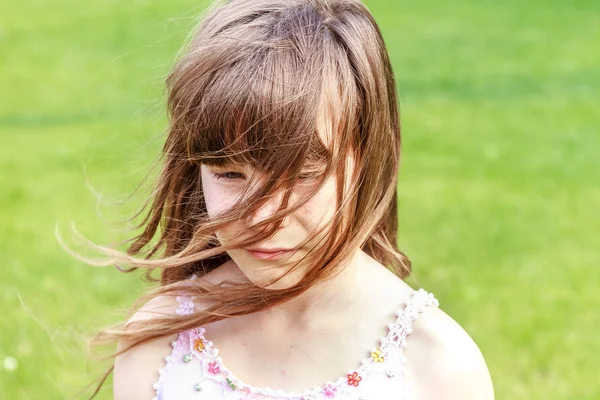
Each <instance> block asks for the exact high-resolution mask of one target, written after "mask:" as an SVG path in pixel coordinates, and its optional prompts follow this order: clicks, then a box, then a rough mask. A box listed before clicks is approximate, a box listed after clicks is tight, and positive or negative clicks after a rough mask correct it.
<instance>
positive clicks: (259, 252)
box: [246, 249, 295, 260]
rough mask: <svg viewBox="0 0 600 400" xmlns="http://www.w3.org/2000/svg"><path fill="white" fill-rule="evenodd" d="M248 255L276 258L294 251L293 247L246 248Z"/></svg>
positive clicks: (263, 258)
mask: <svg viewBox="0 0 600 400" xmlns="http://www.w3.org/2000/svg"><path fill="white" fill-rule="evenodd" d="M246 251H247V252H248V253H250V255H252V256H253V257H255V258H257V259H259V260H277V259H279V258H283V257H286V256H289V255H291V254H292V253H294V251H295V250H293V249H246Z"/></svg>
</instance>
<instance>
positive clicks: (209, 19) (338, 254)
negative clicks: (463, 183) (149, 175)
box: [92, 0, 410, 397]
mask: <svg viewBox="0 0 600 400" xmlns="http://www.w3.org/2000/svg"><path fill="white" fill-rule="evenodd" d="M184 50H185V51H184V52H183V55H182V56H181V57H180V59H179V60H178V61H177V62H176V64H175V65H174V67H173V69H172V71H171V72H170V74H169V75H168V77H167V79H166V86H167V90H168V116H169V125H168V136H167V138H166V142H165V144H164V148H163V153H162V161H161V166H162V168H161V172H160V175H159V179H158V182H157V184H156V187H155V189H154V190H153V192H152V195H151V196H150V198H149V199H148V200H147V202H146V204H145V205H144V207H143V208H142V210H141V211H140V213H139V214H138V216H142V218H141V223H139V225H138V227H137V228H138V229H140V230H141V233H139V234H138V235H136V236H135V237H133V238H131V240H130V242H129V244H128V248H127V250H126V252H119V251H117V250H115V249H113V248H110V247H103V246H99V245H94V246H93V247H94V248H95V249H97V250H99V251H101V252H102V253H103V254H105V255H107V257H106V259H105V261H104V262H102V263H96V264H101V265H127V266H129V267H130V269H129V270H133V269H136V268H144V269H147V271H148V273H149V272H151V271H152V270H154V269H157V268H159V269H160V270H161V279H160V280H161V285H160V286H159V287H158V288H157V289H155V290H153V291H152V292H151V293H149V294H148V295H146V296H144V298H143V301H147V300H149V299H151V298H154V297H156V296H161V295H173V294H175V293H177V294H180V293H182V292H185V293H186V294H188V295H189V296H191V297H192V298H193V299H194V300H196V301H197V302H201V303H203V304H206V303H209V304H211V306H210V307H208V308H206V309H204V310H198V311H197V312H196V313H194V314H193V315H187V316H185V317H183V316H178V315H172V316H165V317H162V318H156V319H152V320H148V321H144V322H142V323H140V324H134V325H130V326H128V327H126V328H124V327H122V326H121V327H117V328H112V329H108V330H105V331H103V332H101V333H100V334H98V336H97V338H96V339H97V341H98V342H101V343H105V342H114V341H117V340H124V341H125V342H127V343H130V346H129V347H128V348H126V349H124V350H123V351H127V350H128V349H129V348H131V347H133V346H136V345H138V344H140V343H143V342H146V341H148V340H151V339H155V338H158V337H163V336H167V335H172V334H176V333H178V332H181V331H183V330H186V329H190V328H193V327H197V326H202V325H206V324H209V323H212V322H215V321H218V320H221V319H224V318H230V317H234V316H240V315H246V314H249V313H253V312H257V311H260V310H264V309H266V308H268V307H271V306H274V305H277V304H281V303H284V302H286V301H288V300H290V299H292V298H294V297H296V296H298V295H300V294H301V293H302V292H304V291H305V290H307V289H308V288H309V287H311V286H312V285H314V284H316V283H319V282H322V281H325V280H327V279H330V278H332V277H333V276H335V275H336V274H338V273H339V272H340V270H341V269H342V268H343V265H344V261H345V260H347V259H348V257H349V256H350V255H351V253H352V251H353V249H356V248H362V249H363V250H364V251H365V252H366V253H367V254H369V255H370V256H371V257H373V258H374V259H376V260H377V261H379V262H380V263H382V264H383V265H385V266H387V267H388V268H390V270H392V271H393V272H394V273H395V274H397V275H398V276H399V277H401V278H404V277H405V276H407V275H408V274H409V273H410V262H409V261H408V259H407V258H406V256H405V255H404V254H403V253H402V252H401V251H400V250H398V248H397V244H396V232H397V225H398V224H397V211H396V185H397V172H398V168H399V161H400V123H399V115H398V103H397V98H396V85H395V80H394V74H393V71H392V67H391V64H390V60H389V56H388V52H387V49H386V46H385V44H384V41H383V38H382V35H381V32H380V30H379V28H378V26H377V23H376V22H375V20H374V19H373V17H372V15H371V14H370V12H369V11H368V9H367V8H366V7H365V6H364V5H363V4H362V3H361V2H360V1H358V0H231V1H225V2H224V1H217V2H215V3H214V4H213V5H212V7H210V8H209V9H208V11H207V12H206V14H205V15H204V18H203V19H202V20H201V22H200V24H199V25H198V28H197V29H196V31H195V32H194V34H193V36H192V37H191V40H190V41H189V43H188V44H187V45H186V47H185V49H184ZM324 137H327V138H330V139H331V140H330V142H331V144H330V145H325V144H324V142H323V138H324ZM349 155H352V156H353V157H354V159H355V160H356V168H355V169H354V175H353V179H351V180H350V184H349V185H347V184H346V183H345V182H347V180H346V178H345V177H346V174H347V173H348V171H347V168H346V162H345V161H346V159H347V158H348V156H349ZM229 162H236V163H246V164H250V165H252V166H254V167H256V168H259V169H261V170H263V171H268V174H269V176H271V177H273V178H274V179H270V180H268V181H265V182H262V183H261V185H259V186H258V189H256V190H253V191H248V192H247V193H244V196H242V198H241V199H240V200H239V201H238V203H237V204H236V206H235V207H233V208H231V209H230V210H228V211H227V212H225V213H223V214H222V215H219V216H218V218H211V219H210V220H209V218H208V215H207V210H206V205H205V202H204V197H203V191H202V182H201V175H200V166H201V165H202V164H209V165H214V164H224V163H229ZM307 164H310V165H322V166H324V168H323V170H322V171H321V173H320V174H318V176H317V177H316V178H315V179H317V181H318V184H317V185H316V187H315V189H314V191H316V190H318V188H319V187H320V185H321V184H322V183H323V182H324V179H325V177H329V176H335V178H336V180H337V183H338V186H337V187H338V193H337V209H336V210H337V212H336V215H335V216H334V218H333V220H332V222H331V223H330V224H329V225H328V226H327V227H326V229H327V230H326V231H324V232H326V234H325V235H324V236H323V240H322V241H321V243H320V244H319V245H318V246H316V247H315V248H314V249H313V251H311V252H309V254H308V255H307V256H306V258H305V259H304V260H303V263H306V264H305V265H309V266H310V268H308V270H307V272H306V274H305V275H304V277H303V278H302V279H301V280H300V281H299V282H298V283H297V284H295V285H293V286H291V287H288V288H286V289H276V290H275V289H273V290H271V289H265V288H262V287H259V286H257V285H255V284H252V283H240V282H229V284H227V285H214V284H210V283H208V282H207V281H206V280H203V279H196V280H193V281H190V280H188V278H189V277H190V276H191V275H192V274H196V275H197V276H198V277H200V278H202V276H203V275H205V274H207V273H208V272H210V271H212V270H214V269H215V268H217V267H218V266H220V265H222V264H223V263H224V262H226V261H227V260H228V259H229V257H228V256H227V252H228V251H229V250H231V249H238V248H245V247H248V246H251V245H252V244H255V243H259V242H261V241H263V240H264V239H266V238H269V237H271V236H272V235H273V234H274V233H275V232H276V231H277V229H278V227H279V224H280V223H281V221H282V220H283V219H284V218H285V217H286V216H287V215H289V214H290V213H292V212H294V211H295V210H297V209H298V208H299V207H301V206H302V205H303V204H305V202H306V201H307V200H308V199H304V200H303V201H301V202H300V203H298V204H290V203H289V202H288V201H283V202H282V206H281V207H280V209H279V210H278V211H277V212H275V213H274V214H273V215H272V216H271V217H270V218H268V219H266V220H264V221H261V222H260V223H259V224H256V225H255V226H252V227H251V229H252V232H253V233H256V234H255V235H253V236H252V238H248V237H243V235H240V238H239V240H236V241H234V242H232V243H228V244H227V245H223V244H221V243H219V242H218V240H216V236H215V232H216V231H218V230H219V229H223V228H226V227H228V226H230V225H232V224H233V223H235V222H236V221H240V220H245V218H246V217H247V216H249V215H252V214H253V213H254V212H255V211H256V210H257V209H258V208H259V207H261V206H262V205H263V203H264V202H265V201H266V199H268V198H269V197H270V196H271V195H273V194H274V193H276V192H279V191H283V192H284V193H285V195H284V197H283V198H284V200H285V199H288V200H289V197H290V191H291V189H292V187H294V185H295V184H296V183H297V181H298V179H299V174H300V172H301V171H302V170H303V169H304V168H305V167H306V165H307ZM313 194H314V192H313ZM308 198H310V196H309V197H308ZM293 268H297V265H294V266H293V267H292V269H293ZM288 272H289V271H288ZM184 281H185V284H182V283H183V282H184ZM123 351H122V352H123ZM109 373H110V371H109ZM107 376H108V373H107V375H105V376H104V379H102V382H103V381H104V380H105V379H106V377H107ZM102 382H101V383H100V385H99V386H98V388H97V390H96V392H95V393H94V395H95V394H96V393H97V391H98V389H99V387H100V386H101V385H102ZM92 397H93V396H92Z"/></svg>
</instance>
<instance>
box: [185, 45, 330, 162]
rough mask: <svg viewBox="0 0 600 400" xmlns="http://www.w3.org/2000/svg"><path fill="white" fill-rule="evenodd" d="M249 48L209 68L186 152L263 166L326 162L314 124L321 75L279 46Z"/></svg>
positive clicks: (327, 154) (203, 159)
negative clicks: (225, 64) (241, 56)
mask: <svg viewBox="0 0 600 400" xmlns="http://www.w3.org/2000/svg"><path fill="white" fill-rule="evenodd" d="M246 52H249V50H248V49H246ZM252 53H253V57H252V58H251V59H247V60H240V61H238V62H236V63H232V64H231V65H229V66H228V67H226V68H223V69H221V70H219V71H217V72H215V73H214V77H213V79H212V82H211V84H210V85H207V86H206V87H205V88H204V89H203V93H202V94H201V99H200V107H198V110H199V112H198V114H197V116H196V118H197V119H196V121H197V125H195V126H193V131H192V132H193V134H192V135H190V137H189V139H190V143H188V152H189V153H188V157H189V158H190V159H194V160H196V161H197V162H199V163H202V164H208V165H224V164H228V163H234V164H249V165H252V166H253V167H255V168H258V169H261V170H265V171H278V170H279V171H281V170H282V169H283V166H285V167H286V169H290V168H291V169H292V170H295V169H296V168H299V167H300V166H302V165H304V164H323V163H324V164H327V163H329V162H330V160H331V154H330V151H329V149H328V147H327V146H326V144H325V143H324V142H323V140H322V133H319V132H318V129H317V118H318V113H319V106H320V98H321V79H320V78H319V77H318V76H315V75H314V74H311V73H310V71H309V70H308V68H306V65H301V64H299V63H298V61H297V60H296V59H295V58H296V57H294V55H293V54H290V52H289V51H286V50H285V49H279V48H278V49H276V50H273V49H265V48H258V49H255V50H254V51H253V52H252ZM249 64H252V66H250V65H249ZM250 71H252V72H250Z"/></svg>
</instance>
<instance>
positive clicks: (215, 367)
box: [208, 361, 221, 375]
mask: <svg viewBox="0 0 600 400" xmlns="http://www.w3.org/2000/svg"><path fill="white" fill-rule="evenodd" d="M208 372H210V373H211V374H213V375H217V374H218V373H219V372H221V367H219V364H217V362H216V361H212V362H209V363H208Z"/></svg>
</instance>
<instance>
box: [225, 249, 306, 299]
mask: <svg viewBox="0 0 600 400" xmlns="http://www.w3.org/2000/svg"><path fill="white" fill-rule="evenodd" d="M232 253H237V251H236V252H232ZM230 257H231V259H232V260H233V262H234V263H235V264H236V265H237V267H238V268H239V269H240V271H241V272H242V273H243V274H244V275H245V276H246V278H247V279H248V280H249V281H250V282H252V283H253V284H255V285H256V286H259V287H262V288H265V289H273V290H276V289H286V288H288V287H291V286H293V285H295V284H296V283H298V282H299V281H300V279H302V276H300V273H299V270H296V271H293V272H288V273H287V275H286V276H284V277H283V278H281V279H279V280H278V281H277V282H274V283H272V281H273V280H275V279H277V278H278V277H279V276H281V275H282V274H284V273H285V272H286V271H287V270H288V269H289V268H291V267H292V266H293V265H294V261H291V260H292V259H294V258H295V257H290V260H287V262H286V261H283V260H277V261H262V260H256V259H255V258H253V257H252V256H248V255H241V254H230ZM290 261H291V262H290Z"/></svg>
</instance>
